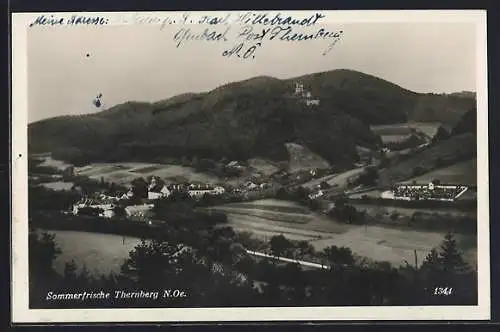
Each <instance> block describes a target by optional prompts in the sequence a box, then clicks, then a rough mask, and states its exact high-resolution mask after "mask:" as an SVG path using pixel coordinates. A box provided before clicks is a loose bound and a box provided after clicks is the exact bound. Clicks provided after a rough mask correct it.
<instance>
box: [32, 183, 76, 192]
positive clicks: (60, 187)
mask: <svg viewBox="0 0 500 332" xmlns="http://www.w3.org/2000/svg"><path fill="white" fill-rule="evenodd" d="M40 185H41V186H43V187H45V188H48V189H52V190H56V191H59V190H71V188H73V185H74V183H73V182H62V181H57V182H42V183H40Z"/></svg>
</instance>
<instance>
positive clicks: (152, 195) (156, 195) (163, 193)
mask: <svg viewBox="0 0 500 332" xmlns="http://www.w3.org/2000/svg"><path fill="white" fill-rule="evenodd" d="M171 193H172V192H171V191H170V189H168V187H167V186H165V185H163V187H161V188H160V187H159V186H156V187H154V188H151V189H149V191H148V199H160V198H163V197H168V196H170V194H171Z"/></svg>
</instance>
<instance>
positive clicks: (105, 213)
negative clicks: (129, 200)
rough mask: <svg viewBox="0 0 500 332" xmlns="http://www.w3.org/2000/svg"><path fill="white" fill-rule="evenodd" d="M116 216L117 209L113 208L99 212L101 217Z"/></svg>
mask: <svg viewBox="0 0 500 332" xmlns="http://www.w3.org/2000/svg"><path fill="white" fill-rule="evenodd" d="M114 216H115V211H114V210H113V209H108V210H104V211H103V212H101V213H99V217H104V218H113V217H114Z"/></svg>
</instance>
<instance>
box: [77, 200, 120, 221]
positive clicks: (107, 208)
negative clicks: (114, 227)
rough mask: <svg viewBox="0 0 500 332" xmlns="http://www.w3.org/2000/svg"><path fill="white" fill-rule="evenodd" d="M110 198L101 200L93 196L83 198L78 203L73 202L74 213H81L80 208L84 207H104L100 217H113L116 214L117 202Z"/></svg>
mask: <svg viewBox="0 0 500 332" xmlns="http://www.w3.org/2000/svg"><path fill="white" fill-rule="evenodd" d="M113 203H114V202H113V201H112V200H110V199H106V200H103V201H99V200H96V199H93V198H83V199H82V200H80V201H79V202H78V203H76V204H73V210H72V212H73V214H75V215H77V214H79V213H80V209H82V208H86V207H88V208H93V209H102V210H103V211H102V212H101V213H99V216H100V217H105V218H111V217H113V216H114V208H115V204H113Z"/></svg>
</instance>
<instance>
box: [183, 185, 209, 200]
mask: <svg viewBox="0 0 500 332" xmlns="http://www.w3.org/2000/svg"><path fill="white" fill-rule="evenodd" d="M213 190H214V187H212V186H210V185H203V184H191V185H189V189H188V193H189V196H191V197H195V198H200V197H203V195H205V194H212V192H213Z"/></svg>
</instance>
